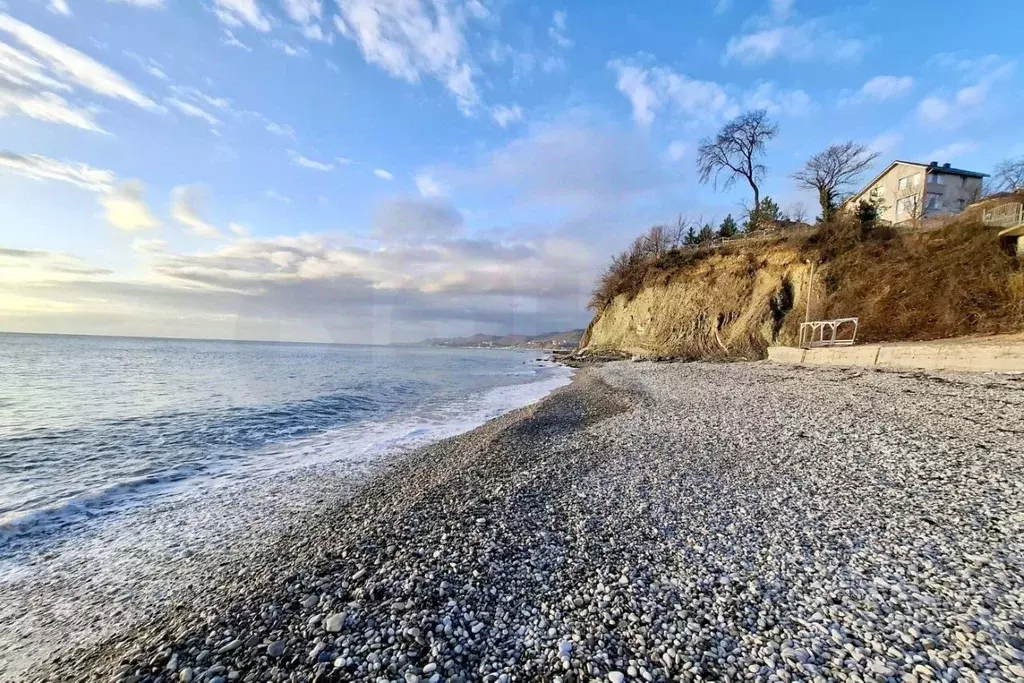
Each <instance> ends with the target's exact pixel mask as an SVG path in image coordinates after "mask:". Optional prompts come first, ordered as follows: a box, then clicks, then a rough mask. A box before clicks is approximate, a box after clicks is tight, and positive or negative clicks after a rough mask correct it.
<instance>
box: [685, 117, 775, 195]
mask: <svg viewBox="0 0 1024 683" xmlns="http://www.w3.org/2000/svg"><path fill="white" fill-rule="evenodd" d="M778 133H779V127H778V126H777V125H775V123H773V122H772V121H771V120H770V119H769V118H768V112H767V111H765V110H764V109H755V110H753V111H749V112H747V113H745V114H741V115H740V116H738V117H736V118H735V119H733V120H732V121H729V122H728V123H726V124H725V125H724V126H722V129H721V130H720V131H718V134H717V135H716V136H715V138H714V140H712V139H711V138H704V139H703V140H701V143H700V147H699V148H698V150H697V173H698V176H699V177H700V181H701V182H702V183H706V182H708V181H709V180H713V183H714V187H715V189H718V181H719V178H720V177H722V176H724V180H723V181H722V187H723V188H726V189H728V188H729V187H732V185H733V184H735V182H736V180H737V179H738V178H743V179H744V180H746V181H747V184H748V185H750V189H751V190H753V191H754V204H753V206H754V207H758V206H760V205H761V189H760V187H759V186H758V183H760V182H761V180H762V179H763V178H764V174H765V172H766V171H767V168H765V165H764V164H763V163H761V157H763V156H764V147H765V144H766V143H767V142H768V141H769V140H771V139H772V138H774V137H775V136H776V135H778Z"/></svg>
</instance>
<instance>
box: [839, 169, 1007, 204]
mask: <svg viewBox="0 0 1024 683" xmlns="http://www.w3.org/2000/svg"><path fill="white" fill-rule="evenodd" d="M896 164H904V165H906V166H917V167H919V168H924V169H927V170H929V171H932V172H935V173H942V174H946V175H958V176H964V177H966V178H987V177H988V173H978V172H977V171H968V170H965V169H962V168H952V167H951V166H949V165H948V164H945V165H941V166H940V165H939V164H938V163H936V162H934V161H933V162H931V163H930V164H922V163H921V162H920V161H904V160H902V159H897V160H896V161H894V162H892V163H891V164H889V165H888V166H886V167H885V168H884V169H882V172H881V173H879V174H878V175H876V176H875V177H874V178H872V179H871V182H869V183H868V184H867V185H865V186H864V187H862V188H861V189H860V190H859V191H857V192H856V193H854V194H852V195H850V196H849V197H847V198H846V201H844V202H843V206H845V205H846V204H849V203H850V202H851V201H853V200H854V199H856V198H857V197H859V196H861V195H862V194H864V193H865V192H867V191H868V189H870V188H871V187H873V186H874V185H875V183H877V182H878V181H879V180H881V179H882V176H884V175H885V174H886V173H888V172H889V171H891V170H892V169H893V167H894V166H896Z"/></svg>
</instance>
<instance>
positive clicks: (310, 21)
mask: <svg viewBox="0 0 1024 683" xmlns="http://www.w3.org/2000/svg"><path fill="white" fill-rule="evenodd" d="M281 6H282V7H284V11H285V14H287V15H288V18H289V19H291V20H292V21H294V22H295V23H296V24H298V26H299V28H300V30H301V32H302V35H304V36H305V37H306V38H309V39H310V40H325V39H326V35H325V34H324V32H323V30H322V29H321V28H320V21H321V20H322V19H323V5H322V3H321V0H281Z"/></svg>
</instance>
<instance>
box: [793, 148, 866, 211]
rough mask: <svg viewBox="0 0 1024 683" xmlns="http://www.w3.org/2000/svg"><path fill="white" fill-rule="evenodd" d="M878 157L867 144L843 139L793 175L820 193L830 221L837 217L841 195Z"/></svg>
mask: <svg viewBox="0 0 1024 683" xmlns="http://www.w3.org/2000/svg"><path fill="white" fill-rule="evenodd" d="M877 158H878V152H872V151H871V150H870V149H869V148H868V147H867V146H866V145H861V144H858V143H856V142H852V141H850V142H843V143H840V144H838V145H830V146H829V147H828V148H827V149H825V150H824V151H823V152H819V153H818V154H815V155H814V156H813V157H811V158H810V159H808V160H807V163H806V164H804V167H803V168H801V169H800V170H799V171H797V172H796V173H794V174H793V175H792V178H793V179H794V180H795V181H797V185H799V186H800V187H804V188H807V189H810V190H815V191H816V192H817V193H818V202H819V203H820V204H821V220H822V221H823V222H825V223H828V222H829V221H831V220H832V219H833V218H834V217H835V213H836V209H837V208H838V204H839V198H840V196H841V194H842V193H843V191H844V190H846V189H848V188H849V187H850V186H851V185H853V183H854V182H855V181H856V180H857V178H858V177H859V176H860V174H861V173H863V172H864V171H865V170H866V169H867V168H868V167H869V166H870V165H871V164H873V163H874V162H875V160H876V159H877Z"/></svg>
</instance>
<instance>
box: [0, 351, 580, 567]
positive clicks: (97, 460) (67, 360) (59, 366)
mask: <svg viewBox="0 0 1024 683" xmlns="http://www.w3.org/2000/svg"><path fill="white" fill-rule="evenodd" d="M537 356H538V354H537V353H524V352H517V351H500V350H452V349H437V348H411V347H405V348H402V347H359V346H333V345H313V344H310V345H300V344H270V343H253V342H210V341H182V340H154V339H134V338H98V337H63V336H46V335H14V334H0V554H4V551H5V550H7V551H9V552H11V551H14V550H19V551H22V552H24V551H26V550H27V551H31V550H32V549H33V548H38V547H41V546H43V545H45V544H46V543H47V541H48V539H49V540H52V539H53V538H54V537H59V538H66V537H67V536H69V535H72V536H73V535H74V534H76V533H81V532H82V531H83V530H87V529H88V528H89V527H90V525H94V524H97V523H101V521H102V520H108V519H109V518H110V517H111V516H115V517H116V516H117V515H124V514H127V513H128V511H131V510H133V509H137V508H139V507H144V506H147V505H153V504H155V503H157V502H161V503H166V502H167V501H172V502H173V501H174V500H175V497H176V496H183V495H184V494H186V493H189V494H193V495H194V494H195V492H196V491H197V490H202V489H215V488H216V487H219V486H225V485H230V484H233V483H237V482H240V481H247V480H258V479H260V478H267V477H274V476H276V475H278V474H280V473H281V472H282V471H287V470H293V469H294V468H300V467H304V466H309V465H315V464H317V463H323V462H325V461H331V460H339V459H341V460H343V459H345V458H348V457H357V456H362V455H365V454H366V453H367V452H368V451H381V450H386V449H393V448H396V447H401V446H409V445H417V444H418V443H421V442H424V441H429V440H432V439H437V438H441V437H444V436H448V435H451V434H455V433H458V432H461V431H464V430H466V429H469V428H471V427H473V426H476V425H478V424H480V423H482V422H483V421H485V420H486V419H489V418H491V417H494V416H496V415H498V414H501V413H503V412H506V411H508V410H510V409H513V408H515V407H519V406H521V405H525V404H527V403H530V402H532V401H534V400H536V399H538V398H540V397H541V396H543V395H544V394H546V393H548V392H549V391H551V390H552V389H553V388H555V387H556V386H558V385H560V384H564V383H565V382H566V381H567V378H568V372H567V371H566V370H565V369H564V368H560V367H557V366H554V365H552V364H550V363H547V362H543V361H538V360H537Z"/></svg>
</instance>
